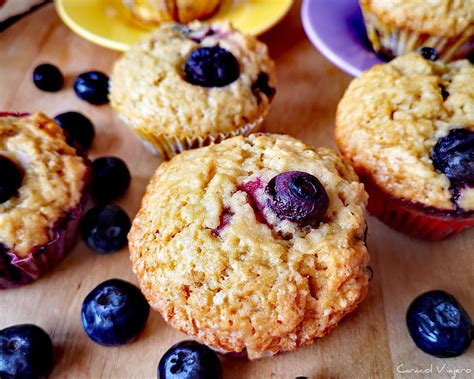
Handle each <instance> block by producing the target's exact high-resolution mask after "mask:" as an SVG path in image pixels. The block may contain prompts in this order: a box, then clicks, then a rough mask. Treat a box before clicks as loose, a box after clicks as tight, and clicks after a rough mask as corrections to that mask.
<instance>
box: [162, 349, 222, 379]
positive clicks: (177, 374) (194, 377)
mask: <svg viewBox="0 0 474 379" xmlns="http://www.w3.org/2000/svg"><path fill="white" fill-rule="evenodd" d="M220 378H222V365H221V362H220V361H219V358H218V357H217V354H216V353H215V352H214V351H212V350H211V349H210V348H208V347H207V346H206V345H202V344H200V343H198V342H196V341H182V342H179V343H177V344H176V345H174V346H172V347H171V348H170V349H169V350H168V351H167V352H166V353H165V354H164V355H163V357H161V359H160V363H159V364H158V379H220Z"/></svg>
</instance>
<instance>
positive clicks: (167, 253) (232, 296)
mask: <svg viewBox="0 0 474 379" xmlns="http://www.w3.org/2000/svg"><path fill="white" fill-rule="evenodd" d="M286 171H304V172H307V173H309V174H311V175H314V176H315V177H317V178H318V179H319V181H320V182H321V183H322V184H323V186H324V187H325V189H326V192H327V195H328V197H329V208H328V210H327V212H326V216H325V218H324V220H323V221H322V222H321V223H320V224H319V225H318V226H317V227H311V226H308V227H303V228H300V227H298V226H297V225H296V224H294V223H292V222H290V221H281V222H279V223H275V224H274V225H273V227H270V226H269V225H268V224H267V223H265V222H262V218H261V217H259V215H258V214H257V213H256V211H255V209H254V208H253V207H252V204H251V203H250V202H249V198H248V195H247V193H246V192H244V190H242V186H243V185H244V184H245V183H248V182H251V181H253V180H256V179H257V178H258V179H259V180H260V181H261V182H262V183H263V184H264V185H266V184H267V183H268V182H269V181H270V179H271V178H273V177H275V176H276V175H278V174H280V173H282V172H286ZM366 200H367V195H366V193H365V191H364V187H363V185H362V184H360V183H359V181H358V179H357V176H356V175H355V173H354V171H353V170H352V168H351V167H350V166H349V165H348V164H347V163H346V162H345V161H343V160H342V159H341V158H340V156H339V155H337V154H336V153H335V152H333V151H332V150H329V149H325V148H320V149H313V148H310V147H308V146H306V145H304V144H303V143H301V142H299V141H297V140H295V139H293V138H290V137H287V136H276V135H261V134H260V135H251V136H250V137H247V138H244V137H235V138H232V139H229V140H227V141H224V142H223V143H221V144H218V145H212V146H210V147H207V148H202V149H198V150H194V151H189V152H185V153H183V154H181V155H179V156H177V157H175V158H174V159H173V160H172V161H171V162H169V163H164V164H162V165H161V166H160V168H159V169H158V170H157V172H156V173H155V175H154V176H153V178H152V180H151V183H150V184H149V186H148V189H147V193H146V195H145V197H144V199H143V203H142V208H141V210H140V211H139V213H138V215H137V217H136V218H135V220H134V222H133V227H132V230H131V232H130V235H129V241H130V250H131V257H132V261H133V268H134V271H135V273H136V274H137V276H138V278H139V282H140V285H141V288H142V291H143V292H144V294H145V295H146V297H147V298H148V300H149V301H150V303H151V305H152V306H153V307H154V308H155V309H156V310H158V311H160V312H161V314H162V315H163V317H164V318H165V320H166V321H168V322H169V323H170V324H171V325H173V326H174V327H176V328H178V329H179V330H181V331H184V332H186V333H188V334H190V335H192V336H196V337H197V338H199V339H200V340H202V341H204V342H205V343H206V344H209V345H210V346H212V347H214V348H218V349H221V350H224V351H237V352H239V351H242V350H243V349H245V348H247V351H248V352H249V355H250V356H251V357H256V356H260V355H262V354H264V353H265V352H266V353H268V352H270V353H276V352H278V351H281V350H293V349H295V348H296V347H298V346H302V345H306V344H309V343H311V342H312V341H313V340H314V339H315V338H317V337H321V336H324V335H326V334H327V333H329V332H330V331H331V330H332V329H333V328H334V327H335V326H336V325H337V323H338V322H339V320H340V319H341V318H342V317H343V316H344V315H345V314H347V313H348V312H350V311H352V310H353V309H354V308H355V307H356V305H357V304H358V303H359V302H360V301H361V300H362V299H363V298H364V297H365V295H366V292H367V283H368V272H367V271H366V270H365V267H366V266H367V264H368V259H369V257H368V253H367V250H366V247H365V243H364V241H363V239H364V237H363V236H364V231H365V221H364V209H365V203H366ZM222 216H225V217H222ZM216 230H218V233H216Z"/></svg>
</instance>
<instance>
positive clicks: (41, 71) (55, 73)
mask: <svg viewBox="0 0 474 379" xmlns="http://www.w3.org/2000/svg"><path fill="white" fill-rule="evenodd" d="M33 83H35V86H36V87H37V88H39V89H40V90H42V91H47V92H56V91H59V90H60V89H61V88H63V84H64V77H63V74H62V73H61V71H59V68H57V67H56V66H54V65H52V64H49V63H45V64H40V65H39V66H37V67H36V68H35V69H34V71H33Z"/></svg>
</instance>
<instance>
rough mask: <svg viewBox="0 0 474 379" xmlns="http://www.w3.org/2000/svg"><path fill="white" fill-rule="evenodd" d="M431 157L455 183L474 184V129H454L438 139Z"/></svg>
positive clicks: (438, 168) (439, 168)
mask: <svg viewBox="0 0 474 379" xmlns="http://www.w3.org/2000/svg"><path fill="white" fill-rule="evenodd" d="M431 159H432V161H433V165H434V167H435V168H436V169H437V170H438V171H440V172H442V173H443V174H445V175H446V176H447V177H448V178H449V179H450V180H451V182H452V183H453V184H455V185H460V184H467V185H474V131H470V130H467V129H452V130H451V131H450V132H449V134H448V135H447V136H445V137H443V138H440V139H439V140H438V142H437V143H436V145H435V147H434V148H433V152H432V156H431Z"/></svg>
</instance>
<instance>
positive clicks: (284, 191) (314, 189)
mask: <svg viewBox="0 0 474 379" xmlns="http://www.w3.org/2000/svg"><path fill="white" fill-rule="evenodd" d="M265 191H266V193H267V194H269V195H270V196H271V200H270V202H269V205H270V207H271V208H272V209H273V211H274V212H275V213H276V214H277V216H278V217H279V218H280V219H283V220H289V221H293V222H295V223H297V224H298V225H300V226H304V225H310V224H312V225H314V224H316V223H317V222H319V221H321V219H322V218H323V217H324V215H325V214H326V211H327V209H328V206H329V198H328V195H327V193H326V190H325V189H324V187H323V185H322V184H321V182H320V181H319V180H318V179H317V178H316V177H314V176H313V175H311V174H308V173H306V172H301V171H288V172H284V173H283V174H280V175H277V176H275V177H274V178H273V179H272V180H270V182H269V183H268V185H267V187H266V188H265Z"/></svg>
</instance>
